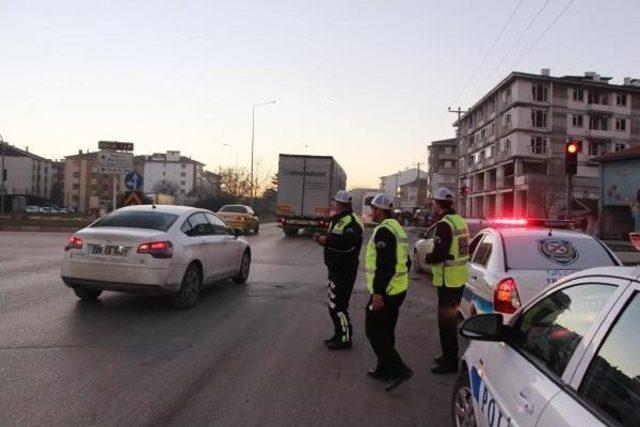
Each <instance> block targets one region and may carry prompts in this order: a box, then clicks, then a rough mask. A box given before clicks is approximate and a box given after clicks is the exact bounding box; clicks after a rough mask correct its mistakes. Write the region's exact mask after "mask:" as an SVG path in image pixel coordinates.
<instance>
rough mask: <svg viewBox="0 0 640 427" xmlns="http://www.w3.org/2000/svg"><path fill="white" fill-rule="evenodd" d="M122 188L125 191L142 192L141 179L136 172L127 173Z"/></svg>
mask: <svg viewBox="0 0 640 427" xmlns="http://www.w3.org/2000/svg"><path fill="white" fill-rule="evenodd" d="M124 186H125V189H126V190H127V191H140V190H142V177H141V176H140V174H139V173H138V172H129V173H128V174H127V175H126V176H125V177H124Z"/></svg>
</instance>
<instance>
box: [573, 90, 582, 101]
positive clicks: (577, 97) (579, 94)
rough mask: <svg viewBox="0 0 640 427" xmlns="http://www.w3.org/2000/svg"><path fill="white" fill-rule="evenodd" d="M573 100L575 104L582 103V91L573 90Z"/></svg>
mask: <svg viewBox="0 0 640 427" xmlns="http://www.w3.org/2000/svg"><path fill="white" fill-rule="evenodd" d="M573 100H574V101H577V102H583V101H584V91H583V90H582V89H574V90H573Z"/></svg>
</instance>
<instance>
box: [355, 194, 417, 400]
mask: <svg viewBox="0 0 640 427" xmlns="http://www.w3.org/2000/svg"><path fill="white" fill-rule="evenodd" d="M392 208H393V203H392V202H391V200H390V199H389V198H388V197H387V196H386V195H384V194H378V195H377V196H375V197H374V198H373V199H372V200H371V211H372V212H371V213H372V216H373V220H374V222H376V223H378V226H377V227H376V228H375V229H374V230H373V232H372V235H371V239H370V240H369V244H368V245H367V254H366V260H365V264H366V269H367V289H368V290H369V293H370V294H371V297H370V298H369V302H368V303H367V307H366V316H365V319H366V328H365V329H366V334H367V338H368V339H369V342H370V343H371V347H372V348H373V351H374V352H375V354H376V356H377V358H378V364H377V366H376V368H375V369H372V370H370V371H369V372H367V375H369V376H370V377H371V378H374V379H376V380H380V381H383V382H386V383H387V387H386V390H387V391H391V390H392V389H394V388H395V387H397V386H398V385H400V384H401V383H402V382H404V381H406V380H408V379H409V378H411V376H412V375H413V371H411V369H409V367H408V366H407V365H405V364H404V362H403V361H402V359H401V358H400V355H399V354H398V352H397V351H396V348H395V341H396V339H395V329H396V323H397V321H398V314H399V310H400V306H401V305H402V302H403V301H404V298H405V296H406V294H407V287H408V285H409V275H408V271H409V268H410V266H411V261H410V260H409V249H408V242H407V235H406V233H405V231H404V230H403V229H402V226H401V225H400V223H399V222H398V221H396V220H395V219H393V218H391V210H392Z"/></svg>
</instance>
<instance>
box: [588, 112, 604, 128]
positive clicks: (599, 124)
mask: <svg viewBox="0 0 640 427" xmlns="http://www.w3.org/2000/svg"><path fill="white" fill-rule="evenodd" d="M589 129H593V130H608V129H609V119H608V118H607V117H606V116H598V115H592V116H589Z"/></svg>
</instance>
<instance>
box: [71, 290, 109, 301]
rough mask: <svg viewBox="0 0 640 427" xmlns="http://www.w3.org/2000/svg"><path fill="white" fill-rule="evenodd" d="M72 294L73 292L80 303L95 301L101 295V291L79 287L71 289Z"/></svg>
mask: <svg viewBox="0 0 640 427" xmlns="http://www.w3.org/2000/svg"><path fill="white" fill-rule="evenodd" d="M73 292H75V293H76V296H77V297H78V298H80V299H81V300H82V301H95V300H97V299H98V297H99V296H100V294H101V293H102V291H101V290H99V289H86V288H80V287H78V288H73Z"/></svg>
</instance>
